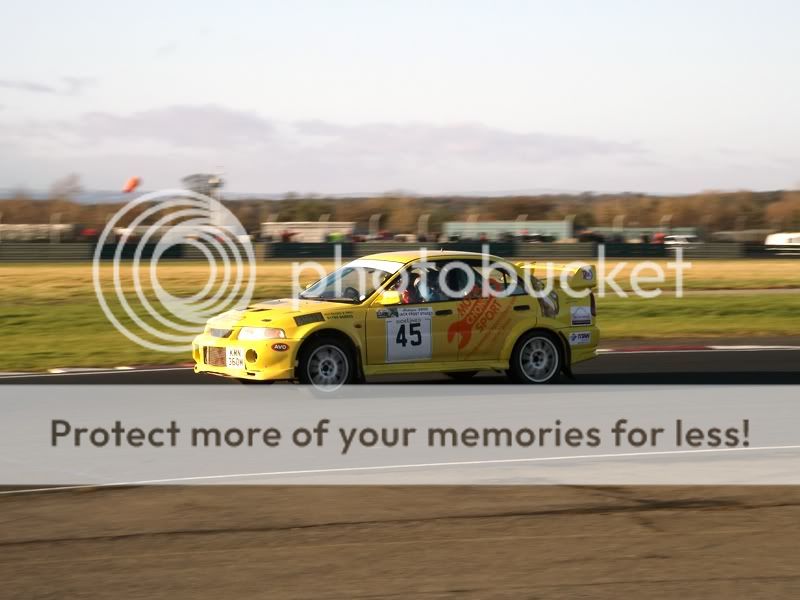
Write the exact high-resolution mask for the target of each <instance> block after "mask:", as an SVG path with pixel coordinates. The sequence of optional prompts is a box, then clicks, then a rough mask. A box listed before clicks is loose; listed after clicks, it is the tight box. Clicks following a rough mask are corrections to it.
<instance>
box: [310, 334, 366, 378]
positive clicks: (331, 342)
mask: <svg viewBox="0 0 800 600" xmlns="http://www.w3.org/2000/svg"><path fill="white" fill-rule="evenodd" d="M298 371H299V372H298V375H297V378H298V379H299V380H300V383H303V384H306V385H313V386H314V387H316V388H318V389H322V390H326V391H333V390H335V389H338V388H339V387H341V386H342V385H345V384H347V383H352V382H353V381H354V379H355V377H356V372H355V371H356V369H355V361H354V360H353V354H352V352H351V350H350V348H348V347H347V346H346V345H344V344H342V342H341V341H339V340H338V339H336V338H327V337H321V338H318V339H315V340H312V341H311V342H309V343H308V344H306V345H304V346H303V348H302V350H301V353H300V360H299V365H298Z"/></svg>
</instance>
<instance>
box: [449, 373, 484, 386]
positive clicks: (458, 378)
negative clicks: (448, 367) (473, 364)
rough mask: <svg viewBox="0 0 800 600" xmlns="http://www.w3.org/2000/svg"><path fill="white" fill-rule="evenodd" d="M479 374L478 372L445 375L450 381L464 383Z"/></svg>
mask: <svg viewBox="0 0 800 600" xmlns="http://www.w3.org/2000/svg"><path fill="white" fill-rule="evenodd" d="M477 374H478V372H477V371H448V372H447V373H445V375H447V376H448V377H449V378H450V379H452V380H453V381H457V382H459V383H460V382H462V381H469V380H470V379H472V378H473V377H475V375H477Z"/></svg>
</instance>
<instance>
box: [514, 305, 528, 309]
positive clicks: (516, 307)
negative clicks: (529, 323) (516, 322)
mask: <svg viewBox="0 0 800 600" xmlns="http://www.w3.org/2000/svg"><path fill="white" fill-rule="evenodd" d="M530 309H531V307H530V306H528V305H527V304H520V305H518V306H515V307H514V310H530Z"/></svg>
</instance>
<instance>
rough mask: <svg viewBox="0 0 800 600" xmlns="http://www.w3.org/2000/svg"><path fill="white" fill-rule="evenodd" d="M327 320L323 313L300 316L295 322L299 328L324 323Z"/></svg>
mask: <svg viewBox="0 0 800 600" xmlns="http://www.w3.org/2000/svg"><path fill="white" fill-rule="evenodd" d="M324 320H325V317H323V316H322V313H318V312H316V313H310V314H308V315H300V316H298V317H295V318H294V322H295V323H297V326H298V327H300V326H301V325H308V324H309V323H322V322H323V321H324Z"/></svg>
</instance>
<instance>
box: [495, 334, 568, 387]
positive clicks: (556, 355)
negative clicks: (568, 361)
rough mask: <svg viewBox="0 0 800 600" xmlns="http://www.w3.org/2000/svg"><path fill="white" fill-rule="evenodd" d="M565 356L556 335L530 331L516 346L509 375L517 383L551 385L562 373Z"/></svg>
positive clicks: (510, 362)
mask: <svg viewBox="0 0 800 600" xmlns="http://www.w3.org/2000/svg"><path fill="white" fill-rule="evenodd" d="M563 356H564V352H563V348H562V345H561V342H559V340H558V338H557V337H556V336H555V335H553V334H551V333H548V332H546V331H530V332H528V333H526V334H525V335H523V336H522V337H521V338H520V339H519V340H517V343H516V344H515V345H514V351H513V352H512V353H511V360H510V361H509V369H508V374H509V376H510V377H511V379H512V380H513V381H514V382H515V383H551V382H553V381H555V380H556V379H557V378H558V374H559V373H560V372H561V366H562V363H563Z"/></svg>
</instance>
